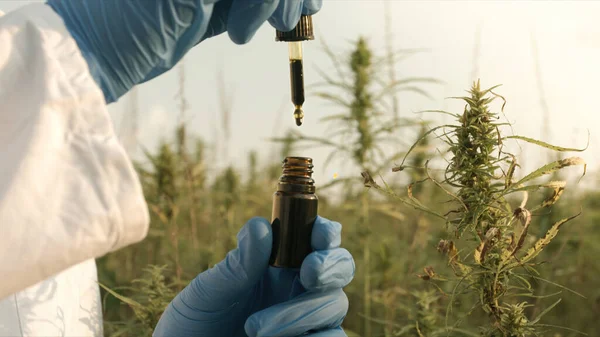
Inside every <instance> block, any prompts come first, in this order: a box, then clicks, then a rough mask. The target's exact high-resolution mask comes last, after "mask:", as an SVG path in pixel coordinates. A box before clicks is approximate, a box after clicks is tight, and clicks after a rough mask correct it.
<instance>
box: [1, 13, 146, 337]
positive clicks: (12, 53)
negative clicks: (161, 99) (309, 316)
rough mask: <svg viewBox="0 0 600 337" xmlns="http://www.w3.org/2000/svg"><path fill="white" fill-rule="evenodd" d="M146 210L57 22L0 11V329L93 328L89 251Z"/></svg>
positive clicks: (84, 334)
mask: <svg viewBox="0 0 600 337" xmlns="http://www.w3.org/2000/svg"><path fill="white" fill-rule="evenodd" d="M148 223H149V214H148V209H147V205H146V202H145V200H144V197H143V194H142V189H141V186H140V182H139V180H138V177H137V175H136V173H135V171H134V169H133V165H132V163H131V161H130V159H129V158H128V156H127V154H126V153H125V151H124V149H123V147H122V146H121V144H120V143H119V141H118V139H117V137H116V135H115V132H114V130H113V126H112V122H111V120H110V117H109V114H108V112H107V109H106V105H105V101H104V98H103V94H102V92H101V90H100V89H99V87H98V86H97V85H96V82H95V81H94V80H93V79H92V77H91V75H90V73H89V70H88V68H87V64H86V62H85V60H84V59H83V57H82V56H81V54H80V52H79V49H78V48H77V45H76V43H75V41H74V40H73V39H72V38H71V36H70V35H69V33H68V32H67V29H66V27H65V26H64V24H63V22H62V19H61V18H60V17H59V16H58V15H57V14H55V13H54V11H52V9H51V8H50V7H47V6H46V5H44V4H41V3H37V4H32V5H28V6H25V7H22V8H20V9H18V10H16V11H14V12H11V13H8V14H6V15H4V16H2V17H0V337H8V336H10V337H16V336H28V337H30V336H31V337H36V336H40V337H41V336H44V337H48V336H53V337H55V336H69V337H71V336H72V337H75V336H77V337H88V336H89V337H100V336H102V320H101V306H100V296H99V288H98V285H97V281H96V278H97V275H96V266H95V262H94V259H95V258H98V257H100V256H102V255H105V254H106V253H109V252H111V251H114V250H117V249H119V248H122V247H124V246H126V245H129V244H132V243H135V242H138V241H140V240H142V239H143V238H144V237H145V236H146V233H147V231H148Z"/></svg>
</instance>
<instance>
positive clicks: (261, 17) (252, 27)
mask: <svg viewBox="0 0 600 337" xmlns="http://www.w3.org/2000/svg"><path fill="white" fill-rule="evenodd" d="M322 2H323V0H48V1H47V4H48V5H49V6H50V7H52V8H53V9H54V11H55V12H56V13H58V15H60V16H61V17H62V18H63V20H64V22H65V25H66V26H67V29H68V30H69V32H70V33H71V35H72V36H73V38H74V39H75V41H77V44H78V46H79V48H80V49H81V52H82V54H83V57H84V58H85V59H86V61H87V63H88V65H89V67H90V70H91V73H92V76H93V77H94V79H95V80H96V82H97V83H98V85H99V86H100V88H101V89H102V91H103V92H104V96H105V98H106V101H107V103H112V102H114V101H116V100H118V99H119V97H121V96H123V95H124V94H125V93H127V92H128V91H129V90H130V89H131V88H132V87H133V86H134V85H136V84H139V83H142V82H145V81H148V80H150V79H152V78H154V77H156V76H158V75H161V74H162V73H164V72H166V71H168V70H170V69H171V68H173V66H175V64H177V62H179V60H181V58H182V57H183V56H184V55H185V54H186V53H187V52H188V51H189V50H190V49H191V48H192V47H194V46H195V45H197V44H198V43H200V42H201V41H203V40H205V39H207V38H210V37H213V36H216V35H219V34H221V33H223V32H225V31H227V32H228V33H229V37H230V38H231V40H233V42H235V43H237V44H244V43H247V42H248V41H250V39H252V37H253V36H254V34H255V33H256V31H257V30H258V28H260V26H261V25H262V24H263V23H264V22H265V21H269V23H270V24H271V25H272V26H273V27H275V28H277V29H279V30H283V31H289V30H291V29H293V28H294V27H295V26H296V24H297V23H298V21H299V19H300V14H301V13H303V14H315V13H316V12H318V11H319V10H320V9H321V6H322Z"/></svg>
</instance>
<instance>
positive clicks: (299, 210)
mask: <svg viewBox="0 0 600 337" xmlns="http://www.w3.org/2000/svg"><path fill="white" fill-rule="evenodd" d="M282 168H283V174H282V175H281V177H280V178H279V183H278V184H277V192H275V194H274V195H273V213H272V218H271V226H272V228H273V250H272V251H271V260H270V265H271V266H274V267H281V268H300V266H301V265H302V261H303V260H304V258H305V257H306V256H307V255H308V254H310V253H311V252H312V247H311V235H312V228H313V224H314V222H315V219H316V218H317V211H318V210H317V208H318V204H319V200H318V198H317V196H316V195H315V181H314V180H313V179H312V173H313V170H312V169H313V164H312V159H311V158H306V157H287V158H285V160H284V161H283V166H282Z"/></svg>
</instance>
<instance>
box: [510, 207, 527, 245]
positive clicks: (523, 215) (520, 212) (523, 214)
mask: <svg viewBox="0 0 600 337" xmlns="http://www.w3.org/2000/svg"><path fill="white" fill-rule="evenodd" d="M514 216H515V217H516V218H517V219H519V220H520V221H521V224H522V225H523V230H521V235H519V240H518V241H517V244H516V246H515V248H514V249H513V251H512V252H511V254H510V256H513V255H515V254H516V253H517V252H518V251H519V249H521V247H523V243H524V242H525V238H526V237H527V231H528V230H529V225H530V224H531V212H530V211H529V210H528V209H525V208H517V209H516V210H515V212H514Z"/></svg>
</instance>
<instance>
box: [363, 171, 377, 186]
mask: <svg viewBox="0 0 600 337" xmlns="http://www.w3.org/2000/svg"><path fill="white" fill-rule="evenodd" d="M360 175H362V177H363V184H364V185H365V186H366V187H375V188H380V186H379V185H378V184H377V183H376V182H375V180H373V177H371V174H370V173H369V172H367V171H364V172H361V173H360Z"/></svg>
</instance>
